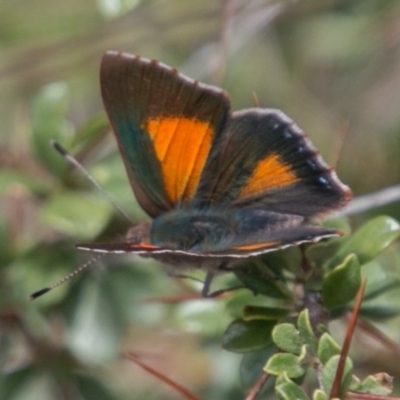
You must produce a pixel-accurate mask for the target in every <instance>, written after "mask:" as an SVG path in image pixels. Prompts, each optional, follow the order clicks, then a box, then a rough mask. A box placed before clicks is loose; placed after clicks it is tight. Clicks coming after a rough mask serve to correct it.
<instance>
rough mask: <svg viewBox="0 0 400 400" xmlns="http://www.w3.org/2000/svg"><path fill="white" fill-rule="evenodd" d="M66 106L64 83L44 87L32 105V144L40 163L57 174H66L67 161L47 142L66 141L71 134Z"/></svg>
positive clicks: (67, 105) (67, 103)
mask: <svg viewBox="0 0 400 400" xmlns="http://www.w3.org/2000/svg"><path fill="white" fill-rule="evenodd" d="M68 107H69V100H68V86H67V84H66V83H64V82H57V83H52V84H49V85H47V86H45V87H44V88H43V89H42V90H41V92H40V93H39V94H38V96H37V97H36V98H35V100H34V103H33V106H32V130H33V132H32V133H33V135H32V147H33V149H34V151H35V153H36V156H37V158H38V159H39V160H40V161H41V162H42V164H43V165H44V166H45V167H46V168H47V169H48V170H49V171H50V172H52V173H53V174H55V175H57V176H62V175H63V174H64V173H65V171H66V170H67V168H68V163H67V162H66V161H65V160H64V159H63V158H62V157H61V156H60V155H59V154H58V153H57V152H56V151H55V150H54V149H53V147H52V146H51V145H50V141H51V140H56V141H59V142H61V143H63V144H65V143H66V142H68V141H69V140H70V138H71V137H72V136H73V128H72V127H71V124H70V123H69V121H68V119H67V118H66V114H67V112H68Z"/></svg>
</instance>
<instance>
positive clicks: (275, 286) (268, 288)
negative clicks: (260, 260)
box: [234, 262, 291, 299]
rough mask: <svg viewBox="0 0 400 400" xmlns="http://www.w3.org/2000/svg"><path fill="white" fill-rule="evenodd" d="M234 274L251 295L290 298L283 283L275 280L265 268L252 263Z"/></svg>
mask: <svg viewBox="0 0 400 400" xmlns="http://www.w3.org/2000/svg"><path fill="white" fill-rule="evenodd" d="M262 267H263V268H262ZM234 273H235V275H236V277H237V278H238V279H239V280H240V281H241V282H242V283H243V284H244V286H245V287H246V288H248V289H250V290H251V291H252V292H253V293H256V294H263V295H265V296H269V297H273V298H277V299H287V298H290V296H291V294H290V292H289V291H288V289H287V287H286V286H285V285H284V284H283V282H281V281H279V280H277V279H276V278H275V277H274V276H273V275H272V274H271V272H268V269H267V268H266V267H265V266H260V265H259V264H257V263H255V262H253V263H252V265H247V264H246V268H240V269H238V270H236V271H234Z"/></svg>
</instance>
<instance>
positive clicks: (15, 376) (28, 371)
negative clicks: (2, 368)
mask: <svg viewBox="0 0 400 400" xmlns="http://www.w3.org/2000/svg"><path fill="white" fill-rule="evenodd" d="M34 375H35V370H34V368H33V367H26V368H22V369H19V370H17V371H15V372H11V373H8V374H7V373H2V374H1V375H0V399H2V400H13V399H15V398H17V397H16V394H17V393H18V392H20V390H21V389H22V388H23V386H25V385H26V384H27V383H28V382H29V381H31V380H32V379H33V377H34Z"/></svg>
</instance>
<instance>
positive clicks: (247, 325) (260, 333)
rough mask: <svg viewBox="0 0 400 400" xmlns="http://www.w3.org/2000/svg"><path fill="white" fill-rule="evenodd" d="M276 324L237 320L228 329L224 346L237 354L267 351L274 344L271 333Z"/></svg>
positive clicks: (263, 321)
mask: <svg viewBox="0 0 400 400" xmlns="http://www.w3.org/2000/svg"><path fill="white" fill-rule="evenodd" d="M275 324H276V321H265V320H253V321H244V320H243V319H237V320H235V321H233V322H232V323H231V324H230V325H229V326H228V328H227V329H226V331H225V333H224V335H223V337H222V346H223V348H224V349H226V350H228V351H232V352H235V353H246V352H250V351H256V350H263V349H266V348H268V347H270V346H271V345H272V344H273V342H272V338H271V332H272V329H273V327H274V326H275Z"/></svg>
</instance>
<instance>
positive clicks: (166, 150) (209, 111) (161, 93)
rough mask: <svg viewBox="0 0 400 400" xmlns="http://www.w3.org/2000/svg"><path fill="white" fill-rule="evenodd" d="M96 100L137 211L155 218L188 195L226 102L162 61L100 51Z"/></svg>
mask: <svg viewBox="0 0 400 400" xmlns="http://www.w3.org/2000/svg"><path fill="white" fill-rule="evenodd" d="M100 83H101V92H102V97H103V102H104V105H105V108H106V111H107V114H108V117H109V119H110V122H111V125H112V127H113V131H114V133H115V136H116V138H117V142H118V145H119V149H120V152H121V155H122V158H123V160H124V163H125V168H126V170H127V173H128V176H129V180H130V183H131V186H132V188H133V191H134V193H135V196H136V198H137V200H138V202H139V204H140V205H141V207H142V208H143V209H144V210H145V211H146V212H147V213H148V214H149V215H150V216H152V217H155V216H157V215H159V214H161V213H163V212H165V211H167V210H169V209H171V208H173V207H174V206H175V205H177V204H184V203H187V202H189V201H191V199H192V198H193V197H194V195H195V193H196V191H197V187H198V184H199V181H200V177H201V174H202V171H203V168H204V166H205V164H206V161H207V159H208V156H209V153H210V151H211V149H212V147H213V144H214V141H215V138H216V136H218V134H220V133H221V132H222V130H223V127H224V125H225V123H226V120H227V117H228V113H229V109H230V103H229V98H228V96H227V95H226V94H225V92H224V91H222V90H221V89H218V88H216V87H213V86H208V85H204V84H200V83H198V82H197V81H194V80H192V79H190V78H188V77H186V76H184V75H182V74H180V73H178V72H177V71H176V70H175V69H172V68H170V67H168V66H167V65H165V64H162V63H159V62H156V61H150V60H148V59H145V58H142V57H139V56H131V55H128V54H124V53H117V52H111V51H110V52H107V53H105V54H104V56H103V59H102V63H101V72H100Z"/></svg>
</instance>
